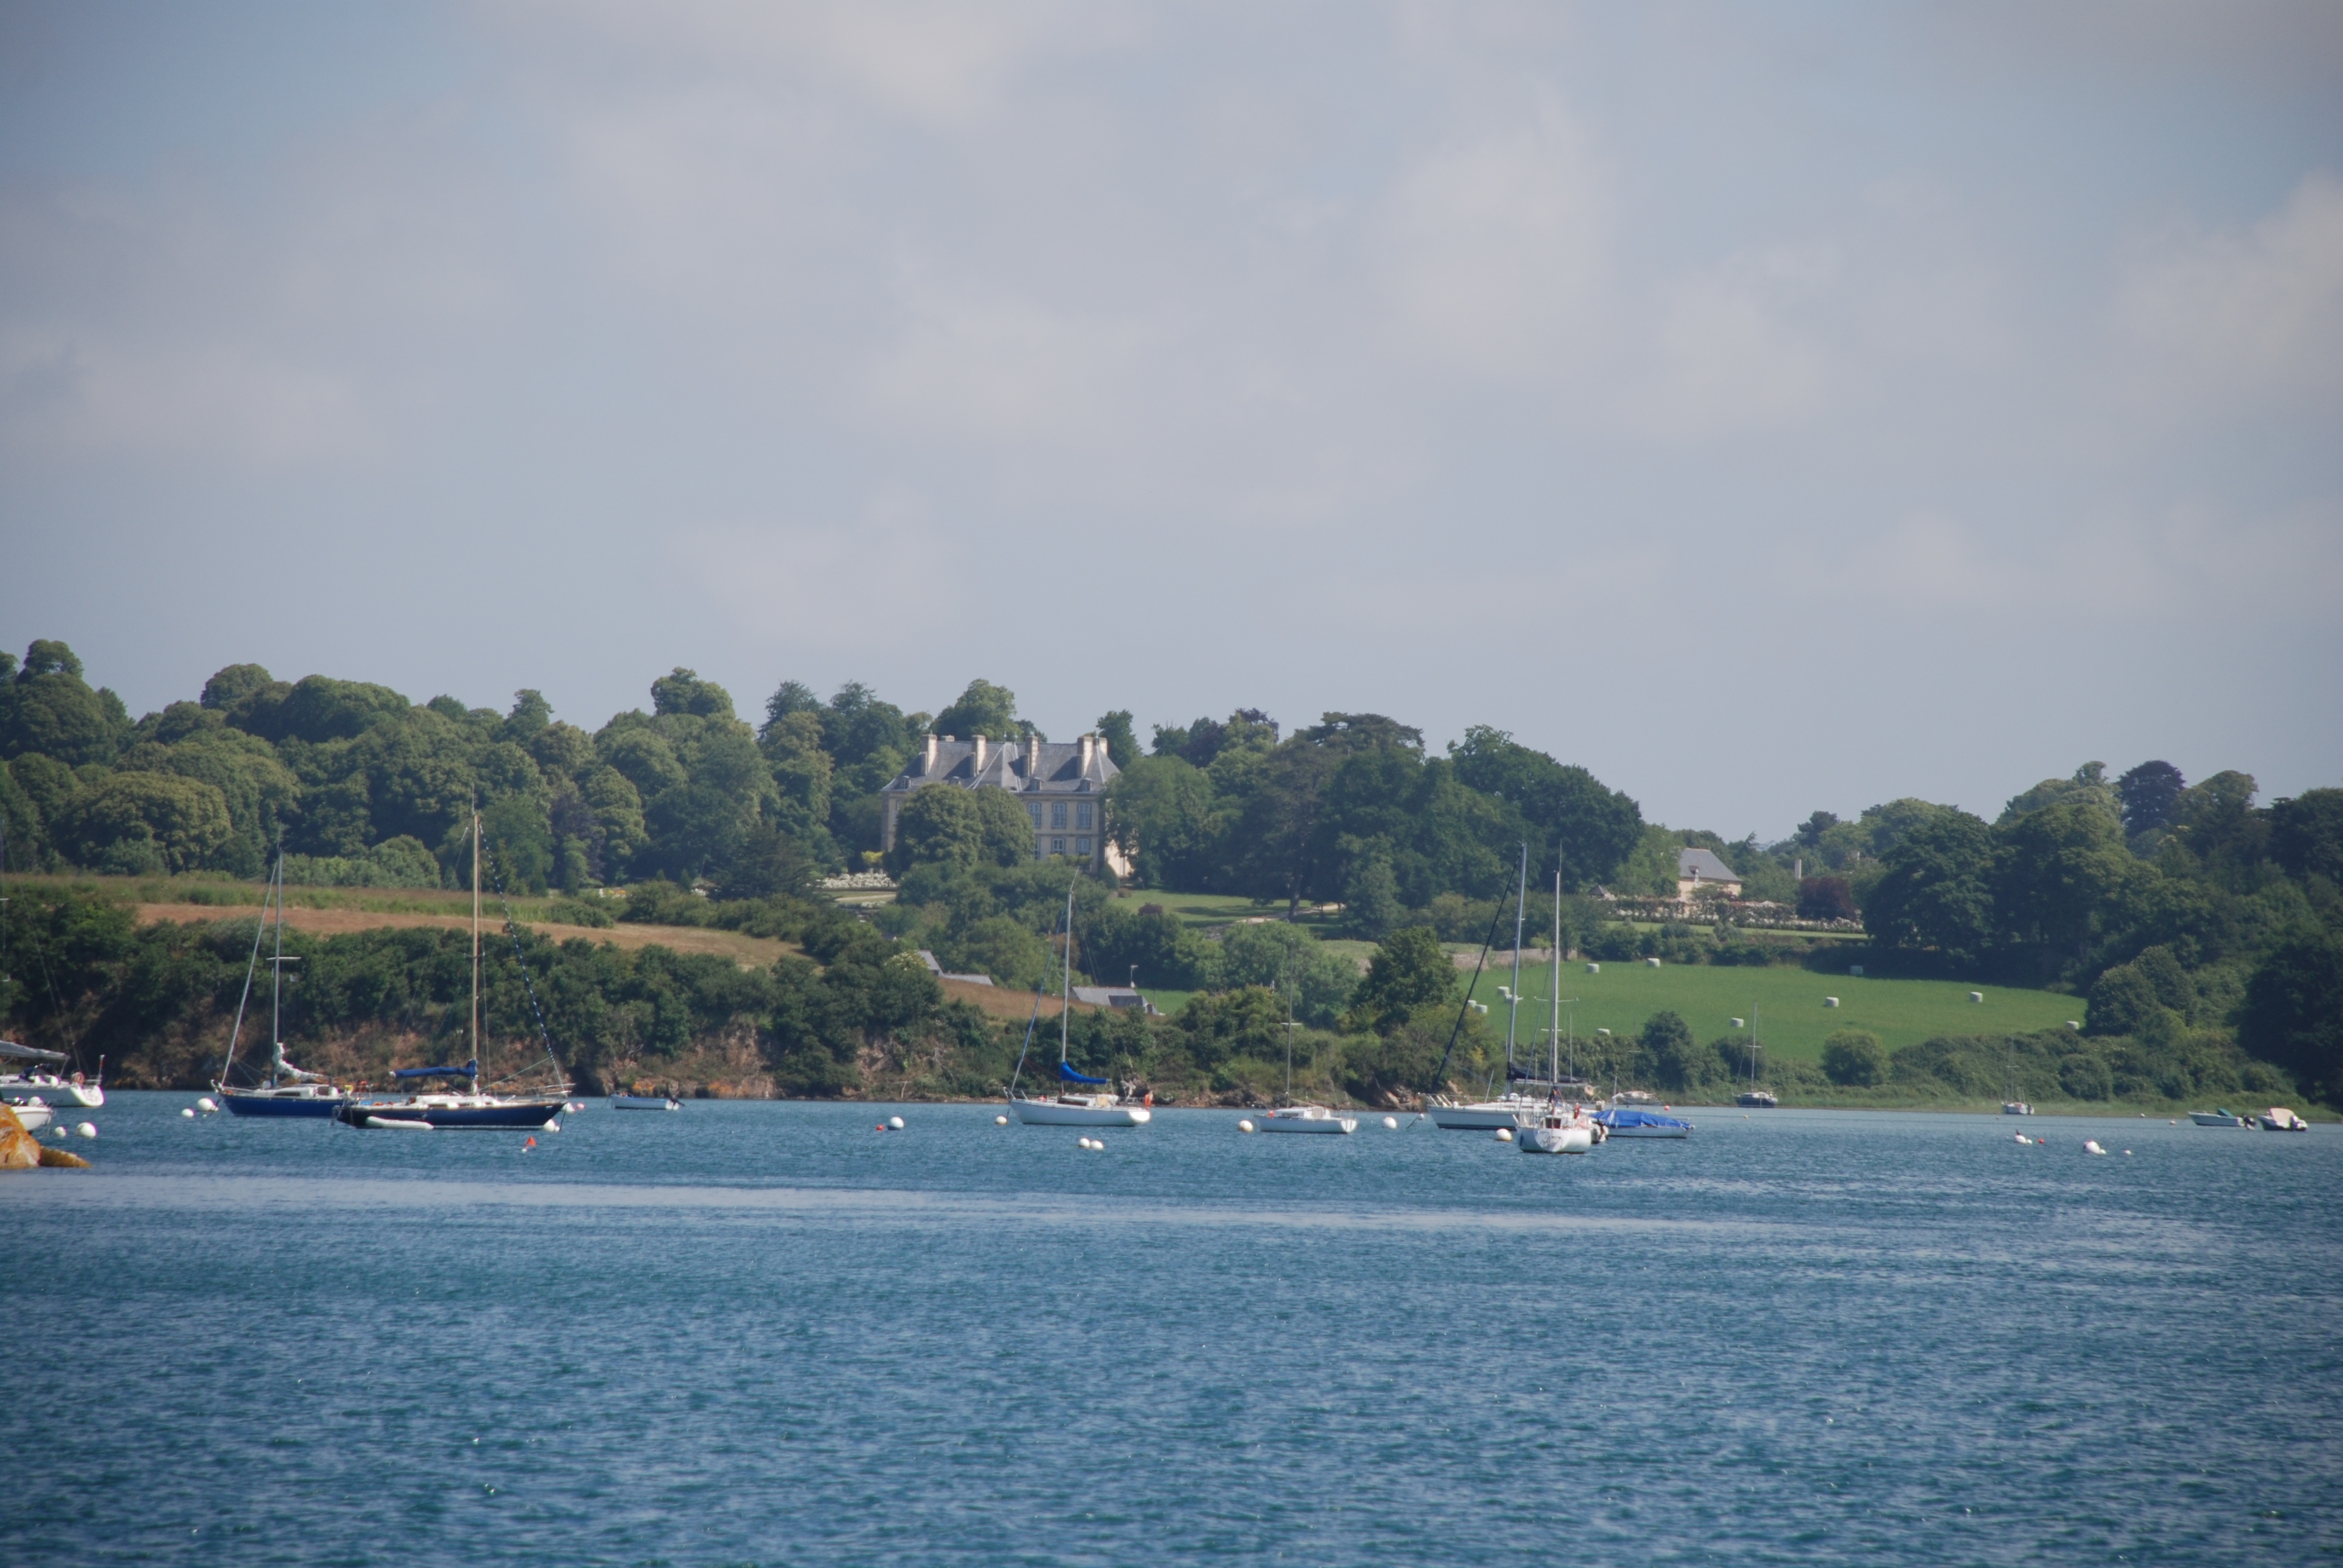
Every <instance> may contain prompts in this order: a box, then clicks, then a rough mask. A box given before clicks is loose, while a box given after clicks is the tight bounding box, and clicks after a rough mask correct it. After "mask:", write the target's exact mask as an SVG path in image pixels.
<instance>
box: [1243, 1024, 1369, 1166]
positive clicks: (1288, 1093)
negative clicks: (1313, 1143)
mask: <svg viewBox="0 0 2343 1568" xmlns="http://www.w3.org/2000/svg"><path fill="white" fill-rule="evenodd" d="M1294 1027H1295V1026H1294V1022H1293V997H1292V993H1291V992H1289V993H1288V994H1287V996H1286V999H1285V1099H1284V1101H1282V1103H1281V1104H1279V1106H1278V1107H1277V1109H1276V1110H1274V1111H1270V1112H1269V1113H1268V1114H1266V1115H1264V1116H1263V1117H1262V1119H1261V1131H1263V1132H1322V1133H1331V1134H1333V1135H1335V1136H1337V1137H1348V1136H1349V1135H1350V1134H1352V1133H1353V1132H1356V1131H1358V1130H1359V1119H1358V1118H1357V1117H1355V1116H1344V1115H1343V1114H1342V1112H1340V1111H1330V1110H1328V1109H1327V1108H1326V1107H1325V1106H1323V1105H1307V1104H1297V1103H1295V1101H1294V1099H1293V1030H1294Z"/></svg>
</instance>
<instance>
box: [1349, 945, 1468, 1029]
mask: <svg viewBox="0 0 2343 1568" xmlns="http://www.w3.org/2000/svg"><path fill="white" fill-rule="evenodd" d="M1454 1000H1456V966H1455V965H1454V964H1453V963H1452V962H1451V961H1450V960H1449V957H1448V950H1447V949H1445V948H1443V947H1442V946H1441V945H1440V939H1439V938H1438V937H1437V936H1435V935H1433V932H1432V930H1431V928H1430V927H1428V926H1410V927H1408V928H1406V929H1405V930H1397V931H1393V933H1392V934H1391V935H1389V936H1387V937H1385V938H1384V939H1383V940H1382V941H1381V942H1380V943H1378V944H1377V945H1376V947H1375V953H1374V957H1373V958H1372V959H1370V960H1368V962H1367V974H1366V978H1365V979H1364V980H1361V981H1360V982H1359V987H1358V990H1356V991H1354V992H1353V993H1352V997H1351V1006H1350V1009H1349V1010H1348V1011H1347V1012H1346V1013H1344V1015H1343V1019H1342V1026H1343V1027H1344V1028H1345V1029H1347V1030H1374V1031H1375V1032H1376V1033H1379V1034H1388V1033H1390V1032H1391V1031H1392V1030H1395V1029H1397V1028H1399V1027H1400V1026H1401V1025H1402V1024H1403V1023H1405V1022H1406V1021H1407V1020H1409V1019H1410V1018H1411V1017H1412V1016H1413V1014H1414V1013H1415V1010H1417V1009H1418V1008H1421V1007H1423V1006H1425V1005H1427V1004H1432V1005H1446V1004H1448V1003H1451V1002H1453V1001H1454Z"/></svg>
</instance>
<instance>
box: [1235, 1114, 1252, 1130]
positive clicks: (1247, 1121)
mask: <svg viewBox="0 0 2343 1568" xmlns="http://www.w3.org/2000/svg"><path fill="white" fill-rule="evenodd" d="M1237 1131H1240V1132H1250V1131H1252V1118H1251V1117H1246V1118H1243V1119H1242V1120H1241V1121H1238V1122H1237Z"/></svg>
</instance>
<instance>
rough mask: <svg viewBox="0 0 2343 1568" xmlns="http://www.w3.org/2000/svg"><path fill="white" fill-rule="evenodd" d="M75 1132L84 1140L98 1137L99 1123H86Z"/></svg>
mask: <svg viewBox="0 0 2343 1568" xmlns="http://www.w3.org/2000/svg"><path fill="white" fill-rule="evenodd" d="M74 1131H75V1132H78V1133H80V1134H81V1135H82V1136H83V1137H84V1138H95V1137H96V1136H97V1123H96V1122H95V1121H85V1122H83V1123H82V1124H81V1125H80V1126H78V1127H76V1128H75V1129H74Z"/></svg>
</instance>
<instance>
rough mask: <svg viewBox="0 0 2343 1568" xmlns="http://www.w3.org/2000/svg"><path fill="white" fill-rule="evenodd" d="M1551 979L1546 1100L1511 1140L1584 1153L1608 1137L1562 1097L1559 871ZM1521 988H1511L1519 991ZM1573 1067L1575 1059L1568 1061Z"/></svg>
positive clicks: (1517, 945) (1538, 1150)
mask: <svg viewBox="0 0 2343 1568" xmlns="http://www.w3.org/2000/svg"><path fill="white" fill-rule="evenodd" d="M1521 951H1522V944H1521V939H1520V937H1519V935H1518V934H1516V936H1515V937H1514V940H1513V972H1514V973H1515V974H1516V975H1518V974H1519V973H1521ZM1553 957H1554V978H1553V980H1552V981H1551V989H1552V996H1551V998H1550V1000H1552V1002H1553V1004H1554V1020H1553V1022H1552V1024H1551V1026H1550V1027H1549V1028H1548V1029H1547V1030H1546V1042H1547V1046H1548V1049H1549V1050H1550V1051H1551V1053H1552V1061H1551V1064H1550V1065H1549V1066H1548V1067H1547V1068H1546V1077H1545V1083H1546V1091H1545V1092H1546V1102H1545V1105H1544V1108H1543V1109H1542V1110H1540V1111H1536V1112H1535V1113H1534V1114H1533V1115H1531V1116H1530V1117H1529V1118H1527V1119H1526V1120H1524V1121H1523V1123H1522V1125H1521V1128H1520V1130H1519V1131H1517V1132H1516V1133H1515V1134H1514V1137H1513V1143H1514V1146H1515V1147H1516V1148H1518V1149H1519V1150H1521V1151H1522V1152H1523V1153H1524V1154H1584V1153H1585V1152H1587V1151H1589V1150H1591V1149H1593V1148H1594V1146H1595V1145H1596V1144H1597V1143H1600V1142H1602V1141H1603V1140H1604V1137H1606V1136H1607V1134H1606V1133H1605V1131H1604V1128H1603V1125H1602V1123H1600V1122H1598V1121H1595V1120H1594V1116H1593V1115H1592V1114H1591V1113H1590V1112H1589V1111H1587V1109H1586V1107H1585V1106H1584V1104H1583V1103H1581V1102H1580V1101H1577V1100H1569V1101H1565V1100H1564V1099H1563V1097H1562V1091H1563V1088H1564V1084H1563V1078H1562V873H1561V872H1560V871H1558V870H1557V871H1556V872H1554V954H1553ZM1520 989H1521V988H1520V987H1519V986H1516V987H1514V990H1516V991H1518V990H1520ZM1571 1065H1572V1066H1573V1067H1574V1068H1575V1067H1576V1066H1577V1065H1578V1064H1577V1063H1576V1062H1573V1063H1571Z"/></svg>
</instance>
